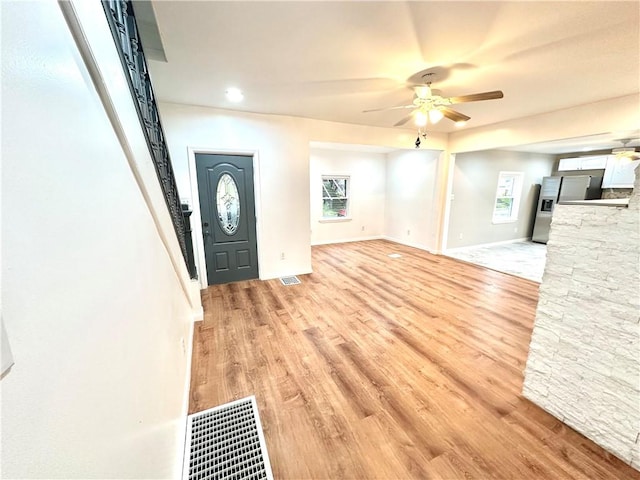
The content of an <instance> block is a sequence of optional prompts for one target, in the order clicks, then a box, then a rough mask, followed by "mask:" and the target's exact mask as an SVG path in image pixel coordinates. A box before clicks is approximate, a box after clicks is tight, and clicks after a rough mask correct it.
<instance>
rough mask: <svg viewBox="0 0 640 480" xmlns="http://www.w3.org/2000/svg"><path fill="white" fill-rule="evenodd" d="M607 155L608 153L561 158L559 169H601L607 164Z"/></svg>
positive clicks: (563, 170) (561, 170)
mask: <svg viewBox="0 0 640 480" xmlns="http://www.w3.org/2000/svg"><path fill="white" fill-rule="evenodd" d="M607 157H608V155H593V156H590V157H571V158H561V159H560V162H559V164H558V171H559V172H566V171H569V170H601V169H603V168H606V166H607Z"/></svg>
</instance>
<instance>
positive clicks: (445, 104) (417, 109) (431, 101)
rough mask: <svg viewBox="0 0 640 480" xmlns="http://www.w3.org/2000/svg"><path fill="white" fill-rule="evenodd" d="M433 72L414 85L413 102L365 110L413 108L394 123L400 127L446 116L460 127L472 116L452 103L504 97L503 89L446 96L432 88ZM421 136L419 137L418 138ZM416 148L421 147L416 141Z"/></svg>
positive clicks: (420, 125) (424, 123) (421, 123)
mask: <svg viewBox="0 0 640 480" xmlns="http://www.w3.org/2000/svg"><path fill="white" fill-rule="evenodd" d="M432 75H433V73H426V74H425V75H423V77H422V78H423V80H424V84H421V85H412V86H411V88H413V91H414V98H413V101H412V103H410V104H408V105H398V106H395V107H388V108H377V109H373V110H365V111H364V113H367V112H375V111H386V110H403V109H412V111H411V112H410V113H409V115H407V116H405V117H404V118H402V119H401V120H399V121H398V122H396V123H395V124H394V126H395V127H400V126H402V125H404V124H405V123H407V122H408V121H409V120H411V119H412V118H413V120H414V123H415V125H416V126H417V127H424V126H425V125H426V124H427V119H428V121H429V122H431V123H432V124H436V123H438V122H439V121H440V120H442V119H443V118H444V117H446V118H448V119H449V120H451V121H453V122H455V124H456V126H458V127H460V126H463V125H465V124H466V122H467V121H468V120H469V119H470V118H471V117H469V116H467V115H465V114H463V113H460V112H458V111H456V110H453V109H452V108H449V107H450V106H451V105H456V104H458V103H468V102H479V101H483V100H496V99H499V98H503V97H504V94H503V93H502V91H501V90H492V91H490V92H482V93H472V94H469V95H461V96H458V97H445V96H443V95H442V92H441V91H440V90H436V89H434V88H431V82H432V79H431V76H432ZM419 139H420V137H418V140H419ZM416 144H417V145H416V148H418V147H419V144H418V142H416Z"/></svg>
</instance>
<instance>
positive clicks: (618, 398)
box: [523, 168, 640, 470]
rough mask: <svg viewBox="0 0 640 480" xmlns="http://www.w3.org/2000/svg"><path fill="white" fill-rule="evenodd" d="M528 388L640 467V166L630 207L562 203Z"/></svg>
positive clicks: (556, 219)
mask: <svg viewBox="0 0 640 480" xmlns="http://www.w3.org/2000/svg"><path fill="white" fill-rule="evenodd" d="M523 394H524V396H525V397H527V398H528V399H530V400H531V401H533V402H534V403H536V404H538V405H539V406H541V407H542V408H544V409H545V410H547V411H548V412H549V413H551V414H552V415H554V416H555V417H557V418H559V419H560V420H562V421H563V422H565V423H566V424H568V425H569V426H571V427H572V428H574V429H576V430H577V431H579V432H581V433H582V434H583V435H585V436H586V437H588V438H590V439H592V440H593V441H595V442H596V443H598V444H599V445H601V446H602V447H604V448H605V449H607V450H608V451H610V452H611V453H613V454H615V455H616V456H618V457H619V458H621V459H622V460H624V461H626V462H627V463H629V464H631V465H632V466H633V467H634V468H636V469H638V470H640V168H639V169H637V171H636V182H635V188H634V191H633V194H632V196H631V198H630V200H629V206H628V207H611V206H591V205H558V206H557V207H556V209H555V211H554V214H553V221H552V224H551V231H550V235H549V243H548V244H547V264H546V267H545V272H544V276H543V280H542V283H541V285H540V299H539V302H538V308H537V312H536V320H535V325H534V329H533V334H532V338H531V345H530V350H529V357H528V360H527V366H526V369H525V380H524V387H523Z"/></svg>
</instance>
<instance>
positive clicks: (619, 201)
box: [560, 198, 629, 207]
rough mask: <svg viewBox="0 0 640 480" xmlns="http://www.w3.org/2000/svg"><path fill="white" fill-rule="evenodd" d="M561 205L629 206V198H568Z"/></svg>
mask: <svg viewBox="0 0 640 480" xmlns="http://www.w3.org/2000/svg"><path fill="white" fill-rule="evenodd" d="M560 205H598V206H599V205H601V206H604V207H628V206H629V199H628V198H600V199H597V200H567V201H565V202H560Z"/></svg>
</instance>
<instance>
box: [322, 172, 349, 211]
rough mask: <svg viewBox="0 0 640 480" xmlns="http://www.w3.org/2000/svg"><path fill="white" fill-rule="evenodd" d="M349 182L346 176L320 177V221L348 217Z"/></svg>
mask: <svg viewBox="0 0 640 480" xmlns="http://www.w3.org/2000/svg"><path fill="white" fill-rule="evenodd" d="M349 182H350V179H349V177H347V176H324V175H323V176H322V219H323V220H332V219H341V218H347V217H348V216H349Z"/></svg>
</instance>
